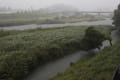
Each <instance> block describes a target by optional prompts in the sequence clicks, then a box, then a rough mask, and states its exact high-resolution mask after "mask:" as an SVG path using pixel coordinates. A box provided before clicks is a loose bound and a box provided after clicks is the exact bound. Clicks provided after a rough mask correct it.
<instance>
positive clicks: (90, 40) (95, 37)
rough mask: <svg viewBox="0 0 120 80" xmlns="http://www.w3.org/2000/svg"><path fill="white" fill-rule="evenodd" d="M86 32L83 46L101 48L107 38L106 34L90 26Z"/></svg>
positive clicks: (85, 48)
mask: <svg viewBox="0 0 120 80" xmlns="http://www.w3.org/2000/svg"><path fill="white" fill-rule="evenodd" d="M85 32H86V33H85V36H84V38H83V39H82V48H83V49H84V50H91V49H95V48H98V49H100V47H101V46H102V42H103V41H104V40H105V39H106V37H105V35H104V34H103V33H101V32H100V31H98V30H96V29H95V28H94V27H89V28H88V29H87V30H86V31H85Z"/></svg>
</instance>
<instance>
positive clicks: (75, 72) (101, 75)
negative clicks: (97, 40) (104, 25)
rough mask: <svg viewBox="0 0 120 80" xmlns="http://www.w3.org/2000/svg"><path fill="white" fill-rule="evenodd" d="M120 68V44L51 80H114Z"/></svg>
mask: <svg viewBox="0 0 120 80" xmlns="http://www.w3.org/2000/svg"><path fill="white" fill-rule="evenodd" d="M119 66H120V42H118V43H116V44H115V45H113V46H112V47H106V48H105V49H104V50H102V51H100V52H99V54H98V55H96V56H95V57H93V58H90V57H86V58H83V59H81V60H80V61H78V62H77V63H76V64H75V65H73V66H71V67H70V68H69V69H67V70H66V71H65V72H64V73H63V74H58V76H56V77H55V78H54V79H50V80H112V79H113V75H114V73H115V70H116V68H118V67H119ZM119 68H120V67H119Z"/></svg>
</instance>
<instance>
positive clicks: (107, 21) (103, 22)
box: [0, 18, 112, 30]
mask: <svg viewBox="0 0 120 80" xmlns="http://www.w3.org/2000/svg"><path fill="white" fill-rule="evenodd" d="M95 25H112V20H111V19H110V18H106V19H105V20H99V21H84V22H76V23H64V24H41V25H37V24H30V25H20V26H4V27H0V29H3V30H27V29H36V28H56V27H70V26H95Z"/></svg>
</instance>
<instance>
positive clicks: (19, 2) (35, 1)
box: [0, 0, 120, 11]
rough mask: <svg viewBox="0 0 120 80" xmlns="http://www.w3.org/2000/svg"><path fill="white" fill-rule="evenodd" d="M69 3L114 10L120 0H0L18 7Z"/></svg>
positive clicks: (88, 8)
mask: <svg viewBox="0 0 120 80" xmlns="http://www.w3.org/2000/svg"><path fill="white" fill-rule="evenodd" d="M59 3H60V4H62V3H64V4H68V5H72V6H75V7H77V8H79V9H80V10H84V11H86V10H92V11H93V10H102V11H103V10H107V11H111V10H114V9H115V8H116V7H117V5H118V4H119V3H120V0H0V6H6V7H12V8H18V9H30V8H31V7H32V8H33V9H39V8H44V7H47V6H51V5H54V4H59Z"/></svg>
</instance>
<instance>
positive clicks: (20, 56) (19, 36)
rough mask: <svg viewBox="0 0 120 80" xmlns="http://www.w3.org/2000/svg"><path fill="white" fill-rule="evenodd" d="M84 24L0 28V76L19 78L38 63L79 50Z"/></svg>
mask: <svg viewBox="0 0 120 80" xmlns="http://www.w3.org/2000/svg"><path fill="white" fill-rule="evenodd" d="M86 28H87V27H85V26H84V27H67V28H55V29H38V30H37V29H36V30H26V31H13V32H12V31H6V32H4V31H0V34H1V35H2V36H0V79H3V80H21V78H23V77H26V76H27V75H28V74H29V73H30V72H31V70H33V69H34V68H35V67H37V66H38V65H42V64H45V63H46V62H48V61H51V60H54V59H57V58H60V57H62V56H64V55H67V54H70V53H72V52H74V51H76V50H79V49H80V46H81V45H80V43H81V39H82V37H83V36H84V31H85V29H86ZM97 28H98V27H97ZM101 29H102V31H104V30H108V28H105V27H99V28H98V30H101ZM106 32H107V31H106Z"/></svg>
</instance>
